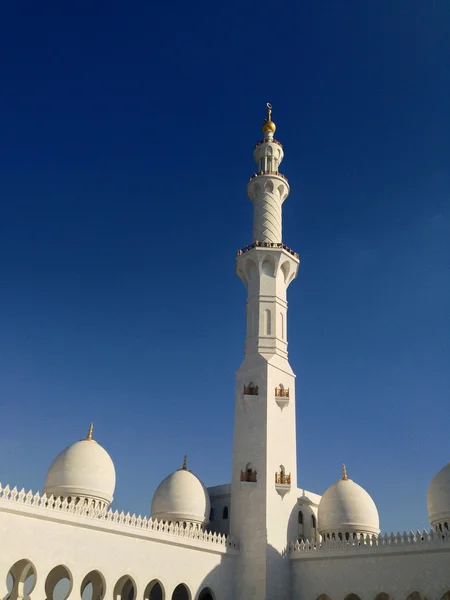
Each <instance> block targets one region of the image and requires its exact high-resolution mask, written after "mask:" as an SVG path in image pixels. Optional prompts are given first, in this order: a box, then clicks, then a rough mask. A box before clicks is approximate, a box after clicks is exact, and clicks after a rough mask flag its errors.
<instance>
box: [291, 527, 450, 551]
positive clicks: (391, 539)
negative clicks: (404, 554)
mask: <svg viewBox="0 0 450 600" xmlns="http://www.w3.org/2000/svg"><path fill="white" fill-rule="evenodd" d="M413 546H414V547H416V548H421V549H423V550H425V548H428V547H430V548H431V547H441V546H444V547H449V548H450V532H445V533H443V532H440V531H439V532H436V531H434V530H433V529H431V530H430V531H426V530H424V531H422V532H420V531H416V532H414V531H411V532H410V533H407V532H406V531H404V532H403V533H397V534H394V533H391V534H390V535H388V534H385V535H380V536H378V537H377V536H375V535H372V536H370V535H366V536H364V535H361V536H358V537H356V538H354V539H351V540H348V541H347V540H342V541H341V540H340V539H334V540H326V541H322V542H316V541H311V542H310V541H308V540H306V541H302V542H298V541H297V542H292V543H291V544H290V548H289V549H290V554H291V556H300V555H303V554H311V553H321V552H330V551H331V552H332V551H349V550H355V551H357V552H365V551H368V550H372V551H377V550H378V549H379V548H380V549H381V548H389V547H390V548H391V549H393V550H394V549H396V548H398V549H399V551H400V550H401V549H403V550H405V549H406V547H410V548H412V547H413Z"/></svg>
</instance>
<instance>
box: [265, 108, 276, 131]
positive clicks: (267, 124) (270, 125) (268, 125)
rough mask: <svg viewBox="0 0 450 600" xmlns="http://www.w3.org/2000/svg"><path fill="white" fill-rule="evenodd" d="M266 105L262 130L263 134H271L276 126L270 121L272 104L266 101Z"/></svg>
mask: <svg viewBox="0 0 450 600" xmlns="http://www.w3.org/2000/svg"><path fill="white" fill-rule="evenodd" d="M266 106H267V117H266V120H265V121H264V123H263V126H262V130H263V133H264V134H266V133H272V135H273V134H274V133H275V130H276V126H275V123H274V122H273V121H272V117H271V115H272V105H271V104H270V102H267V104H266Z"/></svg>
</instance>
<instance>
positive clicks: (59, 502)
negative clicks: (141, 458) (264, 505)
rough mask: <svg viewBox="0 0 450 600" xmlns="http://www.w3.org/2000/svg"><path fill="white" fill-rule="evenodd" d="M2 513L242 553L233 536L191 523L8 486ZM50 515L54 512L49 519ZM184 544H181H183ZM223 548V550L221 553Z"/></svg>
mask: <svg viewBox="0 0 450 600" xmlns="http://www.w3.org/2000/svg"><path fill="white" fill-rule="evenodd" d="M0 510H4V511H7V512H15V513H22V512H24V513H27V516H32V515H33V514H35V515H36V517H38V518H45V517H49V518H51V519H54V520H61V521H63V520H65V521H67V520H70V521H71V524H73V525H76V526H79V527H83V526H89V527H91V528H92V527H96V526H98V527H99V528H103V529H104V528H107V529H109V530H111V533H114V530H115V529H116V528H117V529H118V530H120V533H121V534H122V535H123V529H122V528H121V527H120V526H127V527H129V528H130V533H129V534H130V536H136V535H142V537H148V538H151V537H156V538H157V537H159V536H158V535H156V536H153V535H152V534H161V533H162V534H168V535H170V536H176V537H177V538H180V537H181V538H184V539H185V540H186V543H187V544H189V545H192V542H194V543H195V542H203V543H207V544H211V550H212V551H221V552H225V551H227V550H228V549H232V550H235V551H237V550H239V544H238V542H237V541H236V540H234V539H233V538H231V537H230V536H226V535H222V534H220V533H213V532H211V531H205V530H202V529H201V528H199V527H195V526H193V525H192V524H190V523H173V522H170V523H169V522H163V521H160V520H158V519H152V518H150V517H146V516H141V515H136V514H130V513H129V512H128V513H124V512H123V511H122V512H119V511H118V510H114V511H113V510H111V509H109V510H106V509H105V508H102V507H101V506H98V505H95V502H94V501H92V500H83V501H81V502H76V499H75V498H73V499H71V498H64V499H62V498H60V497H55V496H47V495H46V494H39V492H36V493H33V492H32V491H31V490H30V491H29V492H25V490H24V489H23V488H22V489H21V490H20V491H19V490H18V489H17V488H16V487H14V488H12V489H11V488H10V487H9V485H7V486H6V487H4V488H3V487H2V485H1V483H0ZM49 511H51V513H50V515H49ZM78 517H84V518H88V519H92V521H96V523H93V522H91V523H88V522H86V521H84V520H83V519H79V518H78ZM175 541H176V543H177V544H180V540H179V539H178V540H174V543H175ZM181 543H182V542H181ZM219 548H220V550H219Z"/></svg>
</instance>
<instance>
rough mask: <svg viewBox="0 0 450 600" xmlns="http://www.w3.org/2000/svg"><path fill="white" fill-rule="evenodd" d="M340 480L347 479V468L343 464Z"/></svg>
mask: <svg viewBox="0 0 450 600" xmlns="http://www.w3.org/2000/svg"><path fill="white" fill-rule="evenodd" d="M342 481H348V477H347V469H346V467H345V465H342Z"/></svg>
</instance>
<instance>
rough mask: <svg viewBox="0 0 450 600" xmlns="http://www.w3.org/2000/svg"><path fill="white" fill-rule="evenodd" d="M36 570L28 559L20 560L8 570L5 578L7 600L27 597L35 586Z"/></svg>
mask: <svg viewBox="0 0 450 600" xmlns="http://www.w3.org/2000/svg"><path fill="white" fill-rule="evenodd" d="M36 578H37V574H36V568H35V566H34V565H33V563H32V562H31V561H30V560H28V558H21V559H20V560H18V561H17V562H15V563H14V564H13V565H12V567H11V568H10V569H9V571H8V574H7V576H6V587H7V589H8V595H7V598H8V600H18V599H19V598H24V597H26V596H29V595H30V594H31V592H32V591H33V590H34V587H35V585H36Z"/></svg>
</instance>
